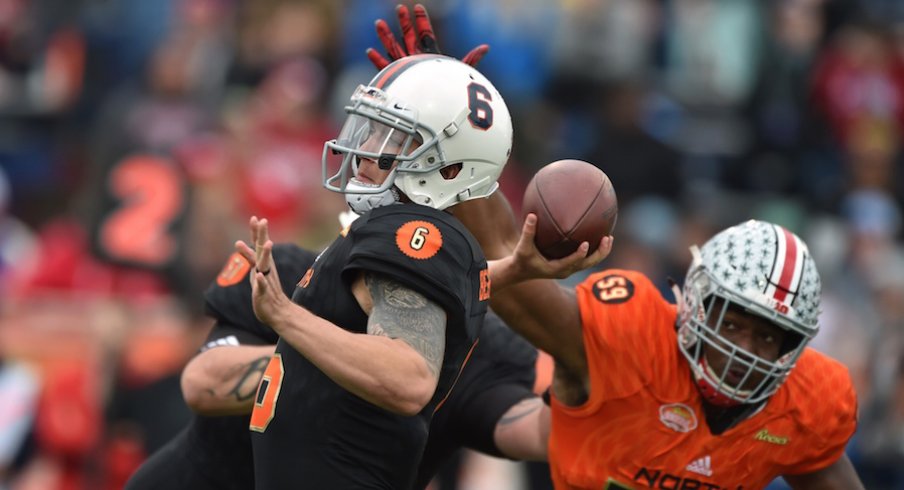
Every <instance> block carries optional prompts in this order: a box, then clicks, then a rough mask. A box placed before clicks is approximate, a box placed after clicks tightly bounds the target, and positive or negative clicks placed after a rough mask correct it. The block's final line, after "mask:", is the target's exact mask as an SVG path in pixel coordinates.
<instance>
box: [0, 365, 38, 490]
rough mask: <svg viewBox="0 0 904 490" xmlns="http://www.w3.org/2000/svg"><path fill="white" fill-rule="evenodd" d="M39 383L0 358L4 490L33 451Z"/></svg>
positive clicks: (21, 367)
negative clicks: (2, 401)
mask: <svg viewBox="0 0 904 490" xmlns="http://www.w3.org/2000/svg"><path fill="white" fill-rule="evenodd" d="M40 387H41V385H40V379H39V378H38V376H37V374H36V373H35V372H34V371H33V369H31V368H30V367H29V366H27V365H25V364H23V363H20V362H16V361H14V360H12V359H5V358H4V357H3V355H2V354H0V399H2V400H4V403H3V404H2V405H0V488H7V486H8V485H9V483H10V482H13V481H15V479H16V477H17V476H18V474H19V472H20V471H22V469H23V467H24V465H25V464H26V462H27V461H28V460H29V457H30V456H31V454H29V453H30V452H33V451H34V440H33V438H34V434H33V432H34V422H35V420H34V414H35V412H36V411H37V404H38V394H39V393H40Z"/></svg>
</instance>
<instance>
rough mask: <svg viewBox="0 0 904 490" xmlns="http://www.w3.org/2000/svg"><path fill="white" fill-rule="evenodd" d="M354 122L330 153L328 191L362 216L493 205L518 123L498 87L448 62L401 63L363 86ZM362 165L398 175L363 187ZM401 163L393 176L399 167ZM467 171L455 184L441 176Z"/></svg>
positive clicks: (353, 107) (422, 58) (352, 107)
mask: <svg viewBox="0 0 904 490" xmlns="http://www.w3.org/2000/svg"><path fill="white" fill-rule="evenodd" d="M345 111H346V112H347V113H348V118H347V119H346V121H345V124H344V125H343V127H342V130H341V131H340V133H339V137H338V138H337V139H335V140H331V141H327V142H326V143H325V144H324V148H323V159H322V160H323V162H322V163H323V184H324V187H326V188H327V189H329V190H331V191H335V192H341V193H344V194H345V195H346V201H348V203H349V205H350V206H351V207H352V209H353V210H354V211H355V212H356V213H359V214H360V213H364V212H367V211H368V210H370V209H373V208H374V207H377V206H383V205H386V204H392V203H395V202H398V200H399V192H401V193H403V194H404V195H405V196H407V197H408V198H409V199H410V200H411V201H413V202H415V203H418V204H423V205H425V206H430V207H432V208H436V209H445V208H447V207H449V206H451V205H453V204H456V203H459V202H462V201H467V200H469V199H475V198H479V197H486V196H488V195H490V194H492V193H493V192H494V191H495V190H496V189H497V187H498V184H497V183H496V180H497V179H498V178H499V174H500V173H502V168H503V167H504V166H505V163H506V161H507V160H508V157H509V154H510V153H511V147H512V120H511V116H510V115H509V111H508V107H507V106H506V104H505V101H504V100H503V99H502V96H501V95H500V94H499V92H498V91H497V90H496V88H495V87H494V86H493V84H492V83H490V81H489V80H487V79H486V78H485V77H484V76H483V75H481V74H480V72H478V71H477V70H475V69H474V68H472V67H471V66H468V65H467V64H465V63H462V62H461V61H458V60H456V59H453V58H449V57H446V56H441V55H428V54H423V55H414V56H408V57H405V58H401V59H399V60H397V61H395V62H394V63H391V64H390V65H389V66H387V67H386V68H384V69H383V70H381V71H380V72H379V73H378V74H377V76H376V77H374V78H373V80H371V81H370V83H369V84H368V85H367V86H359V87H358V89H357V90H355V93H354V94H353V95H352V97H351V101H350V104H349V105H348V106H346V107H345ZM361 158H367V159H371V160H374V161H377V162H378V163H379V165H380V167H381V168H383V169H384V170H388V169H390V168H392V171H391V172H390V174H389V176H388V177H387V179H386V180H385V181H384V182H383V183H381V184H379V185H368V184H365V183H363V182H360V181H358V180H357V179H356V178H355V177H356V176H357V173H358V163H359V161H360V159H361ZM394 163H396V165H395V167H394V168H393V164H394ZM455 164H461V169H460V171H459V172H458V174H457V175H456V176H455V177H454V178H449V179H446V178H444V177H443V175H441V174H440V169H443V168H445V167H448V166H450V165H455Z"/></svg>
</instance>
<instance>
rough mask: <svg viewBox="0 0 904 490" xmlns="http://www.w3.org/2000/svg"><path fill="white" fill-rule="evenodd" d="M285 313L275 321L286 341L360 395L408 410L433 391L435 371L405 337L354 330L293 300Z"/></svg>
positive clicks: (411, 412) (398, 410) (426, 399)
mask: <svg viewBox="0 0 904 490" xmlns="http://www.w3.org/2000/svg"><path fill="white" fill-rule="evenodd" d="M285 313H286V314H284V315H280V318H279V320H278V321H277V322H274V324H273V325H271V326H272V327H273V328H274V330H276V331H277V332H278V333H279V334H280V337H281V338H282V339H283V341H285V342H287V343H288V344H289V345H291V346H292V347H293V348H294V349H295V350H297V351H298V352H299V353H301V354H302V355H303V356H305V357H306V358H307V359H308V360H309V361H311V362H312V363H313V364H314V365H315V366H317V367H318V369H320V370H321V371H322V372H323V373H324V374H326V375H327V376H329V378H330V379H332V380H333V381H334V382H336V384H338V385H339V386H341V387H342V388H344V389H346V390H348V391H349V392H351V393H353V394H355V395H356V396H359V397H361V398H363V399H364V400H367V401H368V402H370V403H373V404H374V405H377V406H379V407H381V408H384V409H386V410H389V411H391V412H394V413H399V414H403V415H414V414H417V413H418V412H420V410H421V409H423V407H424V406H425V405H426V404H427V403H428V402H429V401H430V398H431V397H432V396H433V392H434V391H435V390H436V384H437V378H436V376H434V375H433V374H432V373H431V372H430V370H429V368H428V366H427V364H426V362H425V361H424V358H423V357H422V356H421V355H420V354H418V353H417V352H416V351H415V350H414V349H413V348H412V347H411V346H410V345H408V344H407V343H405V342H404V341H402V340H399V339H392V338H389V337H384V336H378V335H367V334H357V333H352V332H349V331H347V330H344V329H342V328H340V327H338V326H336V325H335V324H333V323H331V322H329V321H327V320H324V319H323V318H320V317H318V316H316V315H314V314H313V313H311V312H310V311H308V310H306V309H305V308H302V307H301V306H299V305H296V304H294V303H293V304H292V306H291V310H290V311H287V312H285Z"/></svg>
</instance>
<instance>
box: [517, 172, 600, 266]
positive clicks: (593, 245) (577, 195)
mask: <svg viewBox="0 0 904 490" xmlns="http://www.w3.org/2000/svg"><path fill="white" fill-rule="evenodd" d="M522 211H523V214H524V216H527V214H528V213H535V214H536V215H537V234H536V236H535V237H534V243H535V244H536V245H537V249H539V250H540V253H542V254H543V255H544V256H545V257H547V258H550V259H559V258H562V257H565V256H567V255H570V254H571V253H573V252H574V251H575V250H577V248H578V246H580V244H581V242H584V241H586V242H589V243H590V252H593V251H594V250H596V249H597V248H598V247H599V244H600V240H602V239H603V237H604V236H607V235H611V234H612V230H613V229H614V228H615V221H616V220H617V218H618V199H617V198H616V196H615V189H614V188H613V187H612V182H610V181H609V177H608V176H607V175H606V174H605V172H603V171H602V170H600V169H599V168H598V167H597V166H595V165H593V164H591V163H588V162H585V161H582V160H558V161H555V162H552V163H550V164H548V165H546V166H545V167H543V168H541V169H540V170H539V171H538V172H537V173H536V174H535V175H534V176H533V178H532V179H531V180H530V182H529V183H528V184H527V189H526V190H525V192H524V201H523V203H522Z"/></svg>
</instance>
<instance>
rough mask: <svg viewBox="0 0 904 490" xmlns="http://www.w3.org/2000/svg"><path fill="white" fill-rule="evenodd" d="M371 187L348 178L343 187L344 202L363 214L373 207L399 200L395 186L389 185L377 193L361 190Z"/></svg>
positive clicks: (395, 202)
mask: <svg viewBox="0 0 904 490" xmlns="http://www.w3.org/2000/svg"><path fill="white" fill-rule="evenodd" d="M371 188H372V186H368V185H366V184H362V183H360V182H358V181H356V180H355V179H352V180H350V181H349V183H348V185H346V187H345V202H346V203H348V207H350V208H352V211H354V212H355V213H357V214H364V213H366V212H368V211H371V210H372V209H374V208H379V207H382V206H388V205H390V204H397V203H398V202H399V191H398V190H396V188H395V187H390V188H389V189H386V190H385V191H383V192H380V193H377V194H374V193H366V192H362V191H367V190H370V189H371ZM355 191H358V192H355Z"/></svg>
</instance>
